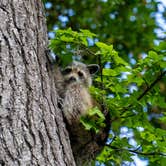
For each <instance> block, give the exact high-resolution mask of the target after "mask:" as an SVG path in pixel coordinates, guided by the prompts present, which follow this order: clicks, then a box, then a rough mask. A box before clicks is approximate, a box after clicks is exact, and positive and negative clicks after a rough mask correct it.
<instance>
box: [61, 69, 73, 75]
mask: <svg viewBox="0 0 166 166" xmlns="http://www.w3.org/2000/svg"><path fill="white" fill-rule="evenodd" d="M71 71H72V69H71V68H66V69H65V70H63V74H69V73H70V72H71Z"/></svg>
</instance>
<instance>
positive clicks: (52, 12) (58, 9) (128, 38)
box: [45, 0, 164, 60]
mask: <svg viewBox="0 0 166 166" xmlns="http://www.w3.org/2000/svg"><path fill="white" fill-rule="evenodd" d="M45 4H46V5H45V6H46V16H47V22H48V29H49V31H52V30H53V29H54V30H55V29H57V28H58V29H65V28H67V27H71V28H72V29H73V30H77V31H78V30H79V29H89V30H91V31H93V32H94V33H96V34H98V39H99V40H100V41H104V42H105V43H110V44H114V47H115V49H116V50H117V51H118V52H119V53H120V55H121V56H124V55H128V54H129V53H133V55H134V56H135V57H136V58H137V56H138V55H139V54H140V53H142V51H144V52H146V51H148V50H149V49H151V48H152V47H153V45H154V43H153V40H154V39H156V38H157V36H156V33H155V31H154V30H155V29H157V28H160V27H159V26H158V25H156V23H155V13H156V12H157V11H158V4H160V3H159V2H158V3H157V2H156V1H155V0H149V1H146V0H141V1H138V0H132V1H131V0H125V1H124V0H96V1H95V2H94V1H90V0H84V1H77V0H70V1H59V0H47V3H45ZM163 14H164V13H163ZM161 29H162V27H161ZM124 58H126V59H127V56H124ZM128 60H129V59H128Z"/></svg>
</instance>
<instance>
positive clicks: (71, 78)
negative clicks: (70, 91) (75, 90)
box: [69, 76, 77, 82]
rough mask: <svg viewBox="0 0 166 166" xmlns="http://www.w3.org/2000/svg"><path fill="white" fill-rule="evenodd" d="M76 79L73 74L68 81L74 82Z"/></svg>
mask: <svg viewBox="0 0 166 166" xmlns="http://www.w3.org/2000/svg"><path fill="white" fill-rule="evenodd" d="M76 81H77V79H76V78H75V77H73V76H72V77H70V78H69V82H76Z"/></svg>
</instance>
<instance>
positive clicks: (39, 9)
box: [0, 0, 75, 166]
mask: <svg viewBox="0 0 166 166" xmlns="http://www.w3.org/2000/svg"><path fill="white" fill-rule="evenodd" d="M43 13H44V12H43V6H42V3H41V1H40V0H36V1H35V0H1V1H0V165H2V166H3V165H5V166H8V165H9V166H17V165H42V166H43V165H47V166H49V165H53V166H56V165H57V166H66V165H67V166H70V165H71V166H74V165H75V162H74V159H73V155H72V151H71V147H70V142H69V137H68V133H67V132H66V128H65V124H64V122H63V118H62V113H61V110H59V109H58V107H57V98H58V96H57V93H56V89H55V87H54V79H53V75H52V72H51V69H50V67H49V66H50V65H49V64H48V61H47V58H46V55H45V50H46V49H47V44H48V40H47V29H46V21H45V17H44V14H43Z"/></svg>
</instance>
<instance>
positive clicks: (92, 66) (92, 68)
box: [87, 64, 100, 74]
mask: <svg viewBox="0 0 166 166" xmlns="http://www.w3.org/2000/svg"><path fill="white" fill-rule="evenodd" d="M87 68H88V70H89V73H90V74H95V73H96V72H98V70H99V68H100V67H99V65H97V64H90V65H87Z"/></svg>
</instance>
